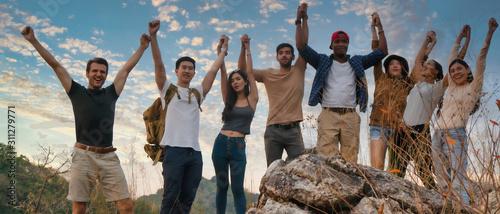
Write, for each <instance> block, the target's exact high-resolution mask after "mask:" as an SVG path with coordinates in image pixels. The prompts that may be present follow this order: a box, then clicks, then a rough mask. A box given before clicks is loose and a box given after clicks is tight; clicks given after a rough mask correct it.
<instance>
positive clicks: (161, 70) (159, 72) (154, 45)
mask: <svg viewBox="0 0 500 214" xmlns="http://www.w3.org/2000/svg"><path fill="white" fill-rule="evenodd" d="M159 29H160V20H154V21H151V22H149V26H148V31H149V36H150V38H151V53H152V54H153V61H154V63H155V80H156V86H158V89H160V90H162V89H163V85H165V81H167V74H166V73H165V65H164V64H163V61H162V60H161V53H160V47H158V39H157V38H156V33H157V32H158V30H159Z"/></svg>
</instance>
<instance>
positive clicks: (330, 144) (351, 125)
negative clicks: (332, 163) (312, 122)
mask: <svg viewBox="0 0 500 214" xmlns="http://www.w3.org/2000/svg"><path fill="white" fill-rule="evenodd" d="M360 122H361V118H360V117H359V115H358V113H357V112H349V113H345V114H340V113H337V112H331V111H329V110H328V109H322V111H321V114H320V115H319V117H318V144H317V145H316V151H317V153H318V154H320V155H324V156H335V155H338V154H339V144H340V154H341V155H342V156H343V157H344V158H345V159H346V160H347V161H349V162H352V163H356V162H357V161H358V153H359V124H360Z"/></svg>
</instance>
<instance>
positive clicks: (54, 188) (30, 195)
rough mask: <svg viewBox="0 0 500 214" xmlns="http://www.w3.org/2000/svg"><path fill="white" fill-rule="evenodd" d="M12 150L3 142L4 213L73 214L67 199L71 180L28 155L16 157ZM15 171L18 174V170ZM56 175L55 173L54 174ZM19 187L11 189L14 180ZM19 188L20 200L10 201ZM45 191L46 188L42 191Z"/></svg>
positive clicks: (0, 200)
mask: <svg viewBox="0 0 500 214" xmlns="http://www.w3.org/2000/svg"><path fill="white" fill-rule="evenodd" d="M10 152H11V149H10V148H9V147H8V146H7V145H5V144H2V143H0V160H1V161H0V187H2V188H0V210H1V213H34V212H35V211H37V212H38V213H71V206H72V203H71V201H68V200H66V195H67V194H68V193H67V192H68V181H66V180H65V179H64V178H63V177H62V176H59V175H56V174H57V173H54V172H55V170H54V169H52V168H45V167H41V166H39V165H35V164H33V163H31V162H29V160H28V158H27V157H26V156H24V155H20V156H17V157H16V158H15V161H14V160H13V159H12V153H10ZM14 171H15V173H14ZM53 175H54V176H53ZM13 182H15V187H14V186H12V188H11V189H10V190H9V189H7V188H9V187H10V186H11V183H13ZM14 188H15V196H16V199H17V201H16V203H15V204H14V206H12V205H10V204H9V201H11V200H10V195H13V194H10V193H14V191H12V192H11V190H14ZM42 190H43V191H42Z"/></svg>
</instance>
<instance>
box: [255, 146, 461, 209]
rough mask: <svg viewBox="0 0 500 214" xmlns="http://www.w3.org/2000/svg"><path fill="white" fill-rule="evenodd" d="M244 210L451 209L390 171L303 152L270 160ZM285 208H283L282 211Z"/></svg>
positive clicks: (433, 193) (435, 195) (434, 194)
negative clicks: (255, 197) (254, 201)
mask: <svg viewBox="0 0 500 214" xmlns="http://www.w3.org/2000/svg"><path fill="white" fill-rule="evenodd" d="M260 193H261V199H260V200H259V207H258V209H256V208H254V209H251V210H249V211H248V213H377V214H378V213H450V212H454V213H455V212H467V210H465V208H463V207H460V208H458V209H459V210H457V209H456V208H455V210H452V208H451V205H450V204H451V203H449V202H450V201H449V200H447V198H446V197H445V196H442V195H441V194H439V193H437V192H436V191H433V190H428V189H426V188H424V187H421V186H418V185H416V184H414V183H411V182H410V181H408V180H405V179H402V178H399V177H397V176H394V175H392V174H390V173H389V172H385V171H380V170H377V169H374V168H372V167H368V166H362V165H357V164H352V163H349V162H346V161H345V160H344V159H343V158H341V157H328V158H327V157H324V156H320V155H314V154H306V155H302V156H300V157H299V158H297V159H295V160H293V161H291V162H289V163H285V162H284V161H282V160H277V161H275V162H273V163H272V164H271V165H270V166H269V168H268V169H267V171H266V174H265V175H264V177H263V178H262V180H261V185H260ZM285 210H287V211H285Z"/></svg>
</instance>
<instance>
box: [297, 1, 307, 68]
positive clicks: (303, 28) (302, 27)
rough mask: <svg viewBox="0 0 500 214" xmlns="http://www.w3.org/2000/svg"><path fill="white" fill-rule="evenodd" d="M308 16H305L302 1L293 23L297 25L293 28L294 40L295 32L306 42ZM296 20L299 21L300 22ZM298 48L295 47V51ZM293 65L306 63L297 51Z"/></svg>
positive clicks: (303, 66)
mask: <svg viewBox="0 0 500 214" xmlns="http://www.w3.org/2000/svg"><path fill="white" fill-rule="evenodd" d="M308 18H309V17H308V16H307V3H302V4H301V5H300V6H299V8H298V9H297V19H296V23H295V24H296V25H297V29H296V30H295V40H297V33H299V34H301V35H302V37H303V38H302V39H303V41H304V44H307V42H308V41H309V25H308V24H307V19H308ZM298 21H300V23H299V22H298ZM298 49H299V48H298V47H297V51H298ZM295 65H296V66H299V67H301V68H305V67H306V65H307V62H306V60H305V59H304V58H303V57H302V56H301V55H300V53H299V58H298V59H297V61H296V62H295ZM304 71H305V69H304Z"/></svg>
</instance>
